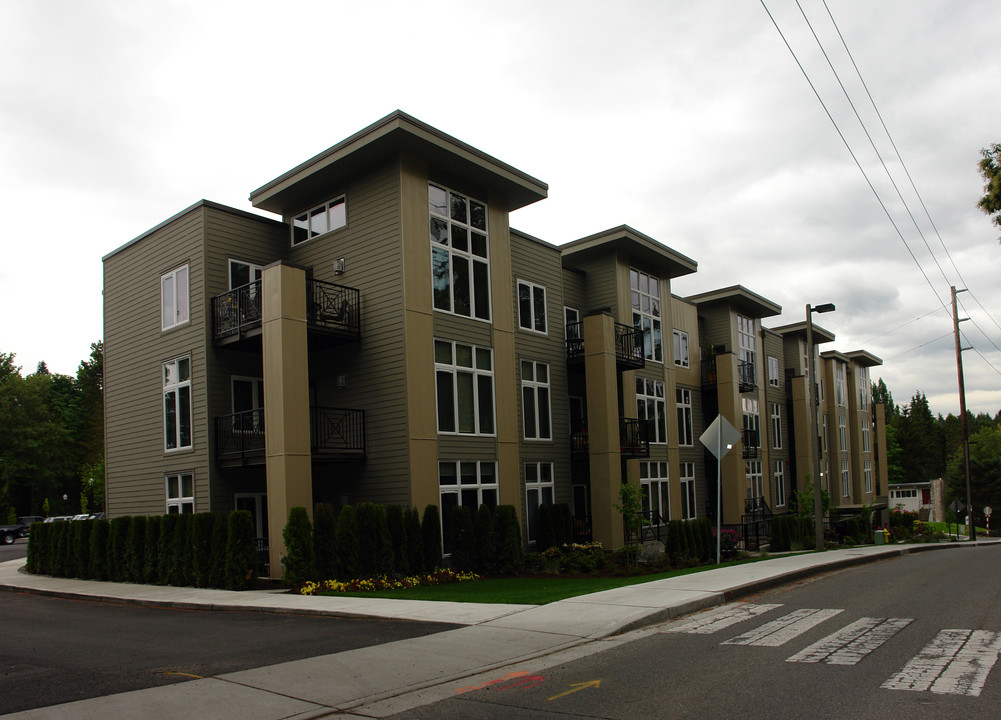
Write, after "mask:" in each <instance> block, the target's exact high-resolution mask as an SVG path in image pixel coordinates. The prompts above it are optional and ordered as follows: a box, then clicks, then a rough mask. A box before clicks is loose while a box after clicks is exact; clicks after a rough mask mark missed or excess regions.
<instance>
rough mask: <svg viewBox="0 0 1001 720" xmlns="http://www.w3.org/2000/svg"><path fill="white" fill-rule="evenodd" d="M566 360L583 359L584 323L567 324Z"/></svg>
mask: <svg viewBox="0 0 1001 720" xmlns="http://www.w3.org/2000/svg"><path fill="white" fill-rule="evenodd" d="M566 333H567V335H566V337H567V360H583V359H584V323H583V322H572V323H567V328H566Z"/></svg>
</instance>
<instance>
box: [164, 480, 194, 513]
mask: <svg viewBox="0 0 1001 720" xmlns="http://www.w3.org/2000/svg"><path fill="white" fill-rule="evenodd" d="M185 477H187V478H190V479H191V494H190V495H185V494H184V481H183V480H182V478H185ZM172 478H176V481H177V496H176V497H171V496H170V481H171V479H172ZM163 484H164V497H165V498H166V501H165V504H164V507H165V512H166V514H167V515H188V514H194V512H195V473H194V471H192V470H185V471H182V472H173V473H165V474H164V476H163ZM172 507H174V508H177V509H178V511H177V512H176V513H171V511H170V509H171V508H172ZM185 507H190V510H188V511H187V512H185V510H184V508H185Z"/></svg>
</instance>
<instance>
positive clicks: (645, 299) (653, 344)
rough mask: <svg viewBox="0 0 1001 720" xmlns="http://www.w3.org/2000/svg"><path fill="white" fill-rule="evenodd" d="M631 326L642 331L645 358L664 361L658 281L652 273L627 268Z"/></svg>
mask: <svg viewBox="0 0 1001 720" xmlns="http://www.w3.org/2000/svg"><path fill="white" fill-rule="evenodd" d="M629 287H630V297H631V302H632V306H633V327H634V328H636V329H637V330H641V331H642V332H643V355H644V357H645V358H646V359H647V360H656V361H657V362H664V349H663V347H662V345H663V342H662V339H661V332H662V331H661V305H660V281H659V280H658V279H657V278H655V277H654V276H652V275H647V274H646V273H643V272H640V271H639V270H633V269H630V270H629Z"/></svg>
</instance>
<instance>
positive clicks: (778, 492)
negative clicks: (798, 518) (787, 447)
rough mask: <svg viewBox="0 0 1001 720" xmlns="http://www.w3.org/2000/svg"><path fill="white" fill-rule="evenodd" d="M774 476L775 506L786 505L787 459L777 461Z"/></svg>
mask: <svg viewBox="0 0 1001 720" xmlns="http://www.w3.org/2000/svg"><path fill="white" fill-rule="evenodd" d="M772 477H773V479H774V480H775V507H785V504H786V484H785V483H786V470H785V460H776V461H775V470H774V474H773V475H772Z"/></svg>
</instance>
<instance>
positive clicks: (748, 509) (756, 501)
mask: <svg viewBox="0 0 1001 720" xmlns="http://www.w3.org/2000/svg"><path fill="white" fill-rule="evenodd" d="M744 513H745V514H746V515H754V516H757V517H760V516H763V515H768V516H770V515H771V514H772V509H771V508H770V507H768V503H767V502H766V501H765V498H764V497H763V496H761V495H756V496H754V497H749V498H745V499H744Z"/></svg>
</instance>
